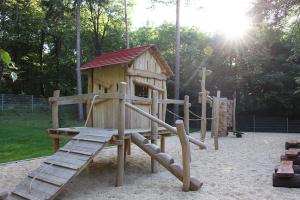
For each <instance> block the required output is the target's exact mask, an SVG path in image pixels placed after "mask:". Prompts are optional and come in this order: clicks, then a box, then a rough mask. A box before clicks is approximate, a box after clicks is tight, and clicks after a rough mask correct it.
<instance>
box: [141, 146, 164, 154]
mask: <svg viewBox="0 0 300 200" xmlns="http://www.w3.org/2000/svg"><path fill="white" fill-rule="evenodd" d="M144 146H145V148H146V149H148V150H149V151H150V152H151V153H152V154H158V153H160V148H159V146H158V145H156V144H145V145H144Z"/></svg>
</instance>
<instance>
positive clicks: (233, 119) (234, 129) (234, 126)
mask: <svg viewBox="0 0 300 200" xmlns="http://www.w3.org/2000/svg"><path fill="white" fill-rule="evenodd" d="M232 107H233V108H232V110H233V111H232V129H233V133H236V115H235V112H236V97H234V99H233V106H232Z"/></svg>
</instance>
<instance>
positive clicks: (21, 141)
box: [0, 112, 80, 163]
mask: <svg viewBox="0 0 300 200" xmlns="http://www.w3.org/2000/svg"><path fill="white" fill-rule="evenodd" d="M73 118H74V117H73ZM60 124H61V126H64V127H67V126H75V125H77V126H79V125H80V124H79V123H78V122H76V120H70V119H69V118H68V117H67V116H62V118H61V120H60ZM50 127H51V113H49V112H40V113H17V112H3V113H1V112H0V163H3V162H9V161H15V160H21V159H28V158H34V157H40V156H46V155H50V154H52V140H51V139H50V138H49V137H48V136H47V135H46V131H45V130H46V129H47V128H50ZM62 143H64V142H62Z"/></svg>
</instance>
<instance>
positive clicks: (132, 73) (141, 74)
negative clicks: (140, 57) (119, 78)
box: [127, 68, 167, 80]
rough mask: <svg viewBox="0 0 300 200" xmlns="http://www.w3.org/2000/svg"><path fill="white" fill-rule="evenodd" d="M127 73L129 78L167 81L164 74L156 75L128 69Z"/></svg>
mask: <svg viewBox="0 0 300 200" xmlns="http://www.w3.org/2000/svg"><path fill="white" fill-rule="evenodd" d="M127 73H128V75H129V76H138V77H143V78H152V79H157V80H166V79H167V76H166V75H164V74H157V73H153V72H149V71H146V70H140V69H131V68H128V71H127Z"/></svg>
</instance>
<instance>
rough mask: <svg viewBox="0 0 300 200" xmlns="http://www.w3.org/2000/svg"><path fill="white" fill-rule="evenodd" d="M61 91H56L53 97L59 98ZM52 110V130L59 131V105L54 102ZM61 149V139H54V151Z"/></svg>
mask: <svg viewBox="0 0 300 200" xmlns="http://www.w3.org/2000/svg"><path fill="white" fill-rule="evenodd" d="M59 94H60V91H59V90H55V91H54V92H53V97H59ZM51 110H52V128H53V129H58V128H59V122H58V103H57V102H56V101H54V102H52V105H51ZM58 149H59V137H56V138H53V151H54V152H56V151H57V150H58Z"/></svg>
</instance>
